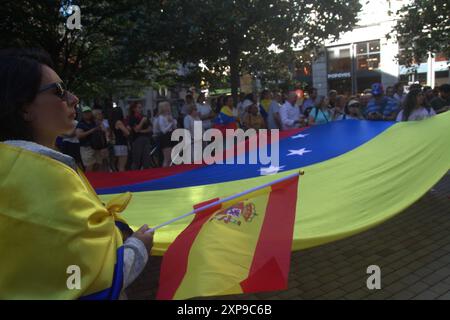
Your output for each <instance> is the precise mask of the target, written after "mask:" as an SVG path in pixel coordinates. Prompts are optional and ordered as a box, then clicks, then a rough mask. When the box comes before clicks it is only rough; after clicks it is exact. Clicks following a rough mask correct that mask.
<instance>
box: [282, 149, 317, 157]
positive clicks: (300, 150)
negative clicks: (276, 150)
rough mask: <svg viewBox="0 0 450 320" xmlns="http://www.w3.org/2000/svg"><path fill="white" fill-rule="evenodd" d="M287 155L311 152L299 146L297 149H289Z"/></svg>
mask: <svg viewBox="0 0 450 320" xmlns="http://www.w3.org/2000/svg"><path fill="white" fill-rule="evenodd" d="M289 152H290V153H289V154H288V156H302V155H304V154H305V153H309V152H312V151H311V150H306V149H305V148H301V149H299V150H289Z"/></svg>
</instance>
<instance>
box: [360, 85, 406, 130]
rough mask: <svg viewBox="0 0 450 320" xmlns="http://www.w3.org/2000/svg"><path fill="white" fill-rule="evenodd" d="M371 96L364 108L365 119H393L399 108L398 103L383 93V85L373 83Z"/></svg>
mask: <svg viewBox="0 0 450 320" xmlns="http://www.w3.org/2000/svg"><path fill="white" fill-rule="evenodd" d="M372 96H373V98H372V99H371V100H370V101H369V103H368V104H367V108H366V112H365V113H366V118H367V120H390V121H392V120H395V118H396V116H397V112H398V109H399V103H398V102H397V101H396V100H395V99H393V98H389V97H387V96H385V95H384V89H383V85H382V84H381V83H374V84H373V85H372Z"/></svg>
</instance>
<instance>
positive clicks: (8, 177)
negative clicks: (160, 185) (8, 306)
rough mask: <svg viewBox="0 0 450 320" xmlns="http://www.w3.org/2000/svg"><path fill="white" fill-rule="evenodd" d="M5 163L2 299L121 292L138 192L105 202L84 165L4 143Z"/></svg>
mask: <svg viewBox="0 0 450 320" xmlns="http://www.w3.org/2000/svg"><path fill="white" fill-rule="evenodd" d="M0 163H1V165H0V252H1V264H0V299H78V298H83V299H116V298H118V297H119V295H120V291H121V289H122V283H123V275H122V273H123V272H122V268H123V246H122V236H121V233H120V231H119V229H118V228H117V227H116V225H115V220H116V219H118V217H117V214H118V213H119V212H121V211H122V210H123V209H124V208H125V206H126V205H127V204H128V202H129V200H130V197H131V195H130V194H125V195H121V196H119V197H115V199H112V200H111V201H110V203H109V204H108V205H107V206H106V207H105V206H104V205H103V203H102V202H101V201H100V199H99V198H98V197H97V195H96V193H95V191H94V190H93V189H92V188H91V186H90V185H89V183H88V182H87V181H86V180H85V178H84V176H83V175H82V174H81V173H79V174H77V172H75V171H74V170H73V169H72V168H70V167H69V166H66V165H64V164H63V163H61V162H59V161H56V160H54V159H52V158H50V157H47V156H45V155H40V154H37V153H33V152H31V151H27V150H24V149H21V148H18V147H14V146H10V145H6V144H4V143H0ZM71 266H75V268H74V267H71ZM69 267H71V268H69ZM78 268H79V269H78ZM74 270H79V275H80V277H79V279H80V289H77V288H76V284H77V283H76V281H77V279H76V277H77V274H76V273H77V271H74ZM68 272H69V273H68ZM72 275H73V277H72V278H70V277H71V276H72ZM72 285H73V286H75V289H72V290H71V289H69V288H68V287H71V286H72ZM71 288H73V287H71Z"/></svg>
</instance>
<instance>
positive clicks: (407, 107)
mask: <svg viewBox="0 0 450 320" xmlns="http://www.w3.org/2000/svg"><path fill="white" fill-rule="evenodd" d="M419 94H423V93H422V89H419V88H415V89H413V90H410V91H409V92H408V94H407V95H406V98H405V102H404V103H403V119H402V120H403V121H408V118H409V116H410V115H411V113H412V112H413V110H414V109H415V108H416V107H417V96H418V95H419Z"/></svg>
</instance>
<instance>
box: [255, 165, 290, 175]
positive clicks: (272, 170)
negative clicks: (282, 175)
mask: <svg viewBox="0 0 450 320" xmlns="http://www.w3.org/2000/svg"><path fill="white" fill-rule="evenodd" d="M284 167H285V166H281V167H277V166H270V167H268V168H261V169H259V171H260V172H261V175H262V176H268V175H270V174H275V173H278V171H280V170H283V168H284Z"/></svg>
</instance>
